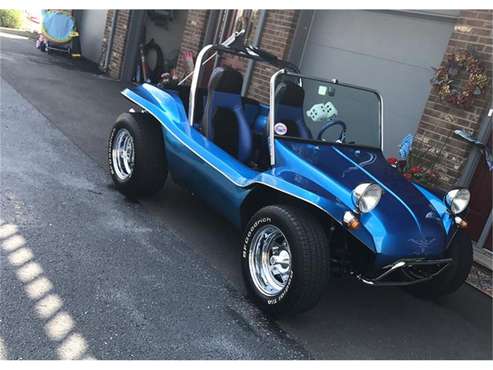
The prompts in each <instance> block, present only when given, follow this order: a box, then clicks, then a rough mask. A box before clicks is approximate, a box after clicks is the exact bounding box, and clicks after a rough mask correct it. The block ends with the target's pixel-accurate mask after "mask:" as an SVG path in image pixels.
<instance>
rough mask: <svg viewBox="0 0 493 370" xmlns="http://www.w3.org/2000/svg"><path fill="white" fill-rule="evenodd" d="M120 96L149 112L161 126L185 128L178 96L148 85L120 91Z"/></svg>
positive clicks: (182, 110)
mask: <svg viewBox="0 0 493 370" xmlns="http://www.w3.org/2000/svg"><path fill="white" fill-rule="evenodd" d="M122 95H123V96H124V97H126V98H127V99H129V100H130V101H132V102H133V103H135V104H137V105H139V106H140V107H141V108H142V109H144V110H146V111H148V112H151V113H152V114H153V115H154V116H156V118H158V120H159V121H160V122H161V124H162V125H163V126H164V127H166V124H167V123H174V124H177V125H181V126H184V127H186V126H187V124H188V119H187V115H186V113H185V109H184V107H183V103H182V102H181V100H180V98H179V97H178V95H176V94H175V93H173V92H172V91H164V90H161V89H158V88H157V87H155V86H153V85H150V84H142V85H139V86H136V87H132V88H128V89H125V90H123V91H122Z"/></svg>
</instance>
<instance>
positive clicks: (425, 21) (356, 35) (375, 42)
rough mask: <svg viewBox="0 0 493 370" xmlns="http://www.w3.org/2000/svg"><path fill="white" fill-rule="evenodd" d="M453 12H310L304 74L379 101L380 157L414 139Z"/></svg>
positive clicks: (441, 56) (451, 21)
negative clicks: (356, 88)
mask: <svg viewBox="0 0 493 370" xmlns="http://www.w3.org/2000/svg"><path fill="white" fill-rule="evenodd" d="M456 14H457V12H456V11H449V12H446V11H444V12H433V11H429V12H428V13H426V14H424V13H417V12H414V13H413V12H379V11H343V10H323V11H315V12H314V17H313V20H312V24H311V27H310V32H309V35H308V38H307V41H306V43H305V49H304V52H303V57H302V60H301V70H302V72H303V73H304V74H307V75H314V76H320V77H324V78H329V79H330V78H337V79H339V80H340V81H343V82H348V83H352V84H356V85H363V86H367V87H371V88H374V89H376V90H378V91H379V92H380V93H381V94H382V96H383V101H384V144H383V146H384V152H385V154H386V155H396V153H397V152H398V144H399V143H400V141H401V139H402V138H403V137H404V136H405V135H406V134H408V133H414V132H415V131H416V128H417V124H418V122H419V119H420V118H421V114H422V113H423V110H424V106H425V103H426V100H427V98H428V94H429V92H430V88H431V86H430V79H431V77H432V76H433V70H432V67H435V66H437V65H439V64H440V62H441V60H442V58H443V54H444V52H445V49H446V47H447V43H448V40H449V38H450V34H451V33H452V30H453V27H454V16H455V15H456Z"/></svg>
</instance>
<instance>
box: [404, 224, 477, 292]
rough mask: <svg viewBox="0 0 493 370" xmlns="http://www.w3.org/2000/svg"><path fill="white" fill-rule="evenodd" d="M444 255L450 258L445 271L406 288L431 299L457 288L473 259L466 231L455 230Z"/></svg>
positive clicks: (469, 269)
mask: <svg viewBox="0 0 493 370" xmlns="http://www.w3.org/2000/svg"><path fill="white" fill-rule="evenodd" d="M446 257H447V258H452V263H451V265H450V266H449V267H447V269H446V270H445V271H443V272H442V273H441V274H440V275H438V276H436V277H435V278H433V279H432V280H429V281H426V282H424V283H421V284H416V285H410V286H408V287H406V290H407V291H409V292H410V293H411V294H413V295H415V296H417V297H420V298H425V299H433V298H438V297H441V296H444V295H447V294H451V293H453V292H455V291H456V290H457V289H459V288H460V287H461V286H462V284H464V282H465V281H466V278H467V275H469V272H470V271H471V267H472V261H473V252H472V243H471V239H470V238H469V237H468V236H467V235H466V233H464V232H463V231H461V230H459V231H457V233H456V234H455V237H454V239H453V240H452V242H451V243H450V246H449V247H448V250H447V253H446Z"/></svg>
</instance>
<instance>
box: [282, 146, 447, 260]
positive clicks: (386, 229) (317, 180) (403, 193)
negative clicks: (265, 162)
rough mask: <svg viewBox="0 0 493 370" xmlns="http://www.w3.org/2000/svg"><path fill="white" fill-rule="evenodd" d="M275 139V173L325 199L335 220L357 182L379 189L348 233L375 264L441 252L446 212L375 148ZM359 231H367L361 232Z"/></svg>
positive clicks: (348, 205) (348, 202)
mask: <svg viewBox="0 0 493 370" xmlns="http://www.w3.org/2000/svg"><path fill="white" fill-rule="evenodd" d="M276 141H277V143H276V155H277V157H276V162H277V164H276V167H277V166H279V167H278V171H279V173H278V176H280V177H282V178H284V179H286V180H287V181H290V182H296V183H298V185H299V186H302V187H304V188H307V187H308V188H310V190H311V191H313V192H316V193H317V194H318V195H319V196H321V197H325V198H328V199H330V200H331V202H332V204H334V206H333V207H332V208H331V209H330V210H328V211H329V213H331V214H332V215H333V217H334V218H336V220H338V221H340V220H342V215H343V214H344V212H345V211H347V210H350V209H354V205H353V203H352V200H351V193H352V190H353V189H354V188H355V187H356V186H357V185H359V184H361V183H366V182H372V183H376V184H379V185H380V186H381V187H382V189H383V191H384V193H383V195H382V199H381V201H380V203H379V204H378V206H377V207H376V208H375V209H374V210H373V211H372V212H370V213H368V214H362V215H361V218H360V220H361V223H362V226H363V228H364V230H359V231H358V230H356V231H355V232H354V234H355V236H356V237H358V239H360V240H361V241H363V242H364V243H365V244H366V245H367V246H368V247H369V248H371V249H373V250H374V251H375V252H376V253H377V255H378V256H377V257H378V260H379V262H381V263H382V264H384V263H390V262H393V261H394V260H396V259H399V258H419V257H427V258H428V257H438V256H440V255H442V254H443V252H444V250H445V247H446V240H447V232H446V229H445V227H444V221H443V218H444V217H448V216H447V215H444V214H440V213H439V212H438V210H437V209H436V208H435V207H434V206H433V204H432V203H431V202H430V200H429V199H428V198H427V197H426V196H425V195H424V194H423V192H421V191H420V190H418V188H417V187H416V186H414V185H413V184H412V183H411V182H409V181H407V180H406V179H405V178H404V177H402V176H401V175H400V173H399V172H398V171H397V170H396V169H395V168H393V167H391V166H390V165H389V164H388V163H387V161H386V159H385V157H384V156H383V154H382V152H381V151H380V150H378V149H372V148H362V147H356V146H347V145H329V144H322V145H316V144H312V143H306V142H302V141H294V140H293V141H291V140H282V141H280V140H276ZM360 229H361V228H360ZM365 231H366V233H367V234H368V235H363V233H364V232H365ZM369 240H371V242H370V241H369ZM368 244H370V245H368ZM371 244H373V245H371Z"/></svg>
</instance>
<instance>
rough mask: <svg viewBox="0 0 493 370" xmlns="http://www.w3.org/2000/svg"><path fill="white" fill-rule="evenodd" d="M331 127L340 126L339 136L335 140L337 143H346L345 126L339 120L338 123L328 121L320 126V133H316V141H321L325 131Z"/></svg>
mask: <svg viewBox="0 0 493 370" xmlns="http://www.w3.org/2000/svg"><path fill="white" fill-rule="evenodd" d="M332 126H341V134H340V135H339V138H338V139H337V141H338V142H341V143H344V141H346V124H345V123H344V122H342V121H341V120H338V121H330V122H327V123H326V124H325V125H323V126H322V128H321V129H320V131H319V132H318V135H317V140H322V135H323V134H324V132H325V131H327V129H328V128H330V127H332Z"/></svg>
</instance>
